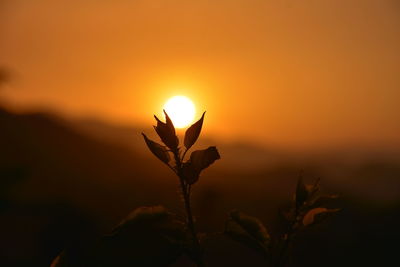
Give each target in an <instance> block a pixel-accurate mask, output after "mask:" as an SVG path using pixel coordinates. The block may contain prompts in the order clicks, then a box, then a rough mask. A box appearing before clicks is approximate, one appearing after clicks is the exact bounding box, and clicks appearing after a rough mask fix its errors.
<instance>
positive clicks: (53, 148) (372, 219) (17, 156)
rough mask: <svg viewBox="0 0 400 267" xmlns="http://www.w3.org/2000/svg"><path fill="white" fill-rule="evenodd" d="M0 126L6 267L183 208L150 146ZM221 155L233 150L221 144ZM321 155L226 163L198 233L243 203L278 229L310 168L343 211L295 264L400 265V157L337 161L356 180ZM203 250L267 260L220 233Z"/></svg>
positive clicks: (59, 125)
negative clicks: (247, 166) (259, 166)
mask: <svg viewBox="0 0 400 267" xmlns="http://www.w3.org/2000/svg"><path fill="white" fill-rule="evenodd" d="M0 125H1V131H0V137H1V138H0V145H1V146H0V147H1V150H2V153H0V154H1V155H0V159H1V160H0V166H1V172H0V174H1V190H0V201H1V206H0V207H1V210H0V219H1V220H0V224H1V226H2V227H1V230H0V231H1V236H2V238H1V240H0V243H1V249H0V265H1V266H49V265H50V263H51V261H52V260H53V259H54V258H55V257H56V256H57V255H58V254H59V253H60V252H61V251H63V249H64V248H68V249H70V251H72V253H74V254H75V255H76V257H77V258H79V257H81V255H82V251H85V248H86V247H90V246H88V245H90V244H92V243H93V242H95V241H96V240H98V239H99V238H100V237H101V236H103V235H105V234H110V232H111V231H110V229H113V227H114V226H115V225H116V224H118V222H120V221H121V220H122V219H123V218H125V217H126V214H129V213H130V211H131V210H132V209H134V208H136V207H139V206H143V205H146V206H152V205H157V204H159V203H163V204H164V206H165V207H168V209H169V210H170V211H171V212H172V213H173V214H180V213H181V212H182V209H181V202H180V200H179V199H178V198H177V197H176V196H175V195H176V192H177V189H178V188H177V186H176V180H175V178H174V176H173V175H172V174H168V172H167V170H168V169H167V168H164V169H163V168H160V165H159V163H158V162H157V161H156V160H152V159H151V158H149V157H147V156H146V155H148V154H146V153H147V152H145V150H144V148H145V146H144V145H143V146H142V148H141V150H140V149H134V148H133V147H140V146H139V145H138V146H136V145H135V144H132V146H129V145H121V144H120V143H118V142H111V141H110V142H105V140H104V139H101V140H100V139H99V138H97V137H96V138H94V137H93V136H92V135H90V136H89V135H86V134H83V133H82V132H79V131H77V130H76V128H74V125H71V123H69V122H66V121H62V120H60V119H58V118H56V117H52V116H48V115H43V114H30V115H29V114H28V115H16V114H12V113H9V112H7V111H4V110H2V111H0ZM110 129H111V127H110ZM132 130H133V129H132ZM110 132H111V131H110ZM135 133H136V134H137V135H138V134H139V131H136V132H133V133H132V132H130V134H131V135H135ZM133 141H134V140H133ZM139 141H140V142H141V140H139V139H138V142H139ZM226 150H228V149H226ZM221 152H222V154H223V155H225V154H227V153H224V148H223V147H221ZM227 156H228V155H227ZM310 162H313V161H312V160H310ZM314 162H317V163H315V164H311V163H310V164H308V165H306V166H305V165H302V166H299V165H298V164H294V163H293V162H286V163H285V162H282V163H281V164H278V165H275V166H272V167H268V168H266V169H264V170H257V171H254V172H249V171H246V173H240V172H238V171H236V170H235V171H230V170H229V169H228V168H226V166H224V165H223V161H221V164H219V165H221V167H218V166H215V168H214V167H213V168H214V169H213V170H212V171H211V170H210V171H209V172H206V173H205V174H204V177H203V179H202V183H201V184H199V185H198V187H197V189H196V190H195V191H194V192H193V197H194V200H193V203H195V205H194V207H193V209H194V213H195V214H196V215H197V216H198V218H199V219H198V220H197V225H198V230H199V231H200V232H203V231H204V232H210V231H213V230H214V229H221V230H222V229H224V222H225V220H226V217H227V213H226V211H229V210H232V209H234V208H237V209H240V210H244V211H246V212H247V213H248V214H251V215H254V216H257V217H259V218H260V219H261V220H262V221H263V222H265V223H266V224H267V225H268V226H269V228H270V229H269V230H270V231H271V232H273V233H275V232H276V233H279V232H280V231H282V229H279V228H280V225H281V222H280V219H279V217H278V216H277V214H278V210H277V207H282V208H285V207H286V205H287V204H288V203H289V202H290V200H291V199H292V193H293V192H294V191H295V185H296V180H297V176H298V172H299V169H300V168H304V169H305V174H306V176H310V177H318V176H322V177H323V180H322V182H323V187H324V188H325V189H326V191H328V192H338V193H340V198H339V199H337V200H336V203H335V206H337V207H340V208H342V210H341V211H340V215H339V216H334V217H333V218H331V219H330V220H329V221H328V222H326V223H325V224H322V225H320V226H317V227H315V228H314V229H312V230H310V231H308V232H307V233H304V234H301V235H300V236H298V237H297V238H296V246H295V248H296V249H295V250H294V251H293V259H294V260H293V262H292V266H338V265H343V266H383V265H386V266H388V265H396V264H397V263H398V259H397V256H396V253H397V244H398V241H399V240H400V239H399V238H400V231H399V230H398V225H399V222H400V215H399V214H400V213H399V211H400V205H399V203H400V202H399V197H398V196H396V195H395V194H394V193H391V196H392V197H391V198H390V199H387V197H385V194H384V193H385V192H388V193H389V192H393V191H396V190H395V189H396V188H399V180H398V177H399V174H400V167H399V164H398V162H396V161H388V160H380V159H373V160H371V161H367V162H364V163H363V164H360V165H358V166H356V167H354V168H348V169H345V168H343V167H340V166H339V167H338V169H339V168H341V169H339V171H341V174H343V173H345V174H347V176H346V178H347V177H349V178H347V179H346V180H345V181H343V180H342V181H339V182H338V181H337V180H335V179H333V178H334V174H330V173H328V174H327V173H324V172H323V171H321V170H322V167H321V165H318V164H319V163H320V162H321V160H320V159H315V161H314ZM329 163H332V162H331V161H328V163H327V164H329ZM350 178H351V179H350ZM349 188H350V189H349ZM397 191H398V190H397ZM370 192H372V193H371V194H370ZM386 196H387V194H386ZM181 219H182V218H181ZM144 246H145V245H144ZM204 254H205V261H206V262H207V263H210V264H208V266H224V265H227V266H265V265H264V264H265V261H264V259H263V258H262V257H261V256H259V255H258V254H257V253H255V252H253V251H252V250H250V249H247V248H245V247H243V246H241V245H240V244H238V243H235V242H232V241H230V240H229V239H227V238H226V237H225V236H222V235H221V236H216V237H215V238H214V239H213V242H209V241H206V244H205V253H204ZM176 265H177V266H190V261H189V260H188V259H187V258H185V257H183V258H179V259H178V262H177V263H176Z"/></svg>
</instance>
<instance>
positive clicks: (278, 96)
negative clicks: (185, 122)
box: [0, 0, 400, 148]
mask: <svg viewBox="0 0 400 267" xmlns="http://www.w3.org/2000/svg"><path fill="white" fill-rule="evenodd" d="M0 67H3V68H6V69H7V70H9V72H10V74H11V78H12V79H11V80H10V82H9V84H7V86H6V87H5V88H2V90H1V91H0V101H1V103H6V104H7V105H8V106H9V107H12V108H14V109H17V110H27V109H37V108H40V109H46V110H51V111H56V112H59V113H61V114H63V115H65V116H71V117H97V118H100V119H103V120H106V121H110V122H112V123H119V124H125V125H140V126H141V125H151V123H153V118H152V114H153V113H156V114H158V115H160V114H161V109H162V106H163V104H164V103H165V101H166V100H167V99H168V98H169V97H172V96H174V95H185V96H187V97H189V98H191V99H192V100H193V102H194V103H195V105H196V108H197V117H199V116H200V115H201V112H202V111H203V110H207V118H206V124H205V130H206V132H207V133H209V134H211V135H215V136H217V137H219V138H226V140H235V139H239V140H244V138H246V139H245V140H250V138H259V139H258V141H257V142H261V143H264V144H272V145H277V146H299V147H307V146H320V147H323V146H335V145H346V144H357V145H368V146H387V147H390V146H391V147H397V148H400V116H399V115H400V2H399V1H396V0H302V1H300V0H282V1H278V0H275V1H265V0H264V1H261V0H260V1H248V0H218V1H206V0H203V1H185V0H169V1H166V0H165V1H161V0H160V1H155V0H154V1H153V0H141V1H139V0H137V1H132V0H131V1H128V0H116V1H106V0H88V1H78V0H60V1H54V0H35V1H31V0H25V1H23V0H2V1H0Z"/></svg>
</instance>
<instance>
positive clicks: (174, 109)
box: [164, 96, 196, 128]
mask: <svg viewBox="0 0 400 267" xmlns="http://www.w3.org/2000/svg"><path fill="white" fill-rule="evenodd" d="M164 110H165V111H166V112H167V113H168V116H169V117H170V118H171V120H172V122H173V124H174V126H175V127H176V128H185V127H186V126H188V125H189V124H191V123H192V122H193V120H194V116H195V113H196V109H195V107H194V104H193V102H192V101H191V100H190V99H189V98H187V97H186V96H174V97H171V98H170V99H169V100H168V101H167V103H165V105H164Z"/></svg>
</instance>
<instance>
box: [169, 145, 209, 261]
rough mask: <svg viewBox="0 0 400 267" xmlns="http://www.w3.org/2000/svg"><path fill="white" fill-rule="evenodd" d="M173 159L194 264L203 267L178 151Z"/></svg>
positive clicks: (187, 187) (188, 193)
mask: <svg viewBox="0 0 400 267" xmlns="http://www.w3.org/2000/svg"><path fill="white" fill-rule="evenodd" d="M173 154H174V158H175V163H176V167H177V175H178V177H179V182H180V185H181V190H182V195H183V202H184V205H185V211H186V218H187V227H188V229H189V231H190V233H191V235H192V238H193V246H194V248H195V250H196V252H195V253H196V264H197V266H198V267H203V266H204V262H203V259H202V251H201V247H200V242H199V239H198V237H197V232H196V228H195V225H194V220H193V213H192V207H191V205H190V192H189V186H190V185H187V184H186V182H185V178H184V176H183V174H182V161H181V159H180V157H179V152H178V151H174V153H173Z"/></svg>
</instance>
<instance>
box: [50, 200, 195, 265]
mask: <svg viewBox="0 0 400 267" xmlns="http://www.w3.org/2000/svg"><path fill="white" fill-rule="evenodd" d="M184 226H185V224H184V223H183V222H181V221H179V220H177V219H176V218H175V216H174V215H173V214H172V213H170V212H168V211H166V210H165V209H164V208H163V207H161V206H154V207H140V208H138V209H136V210H134V211H133V212H132V213H131V214H130V215H129V216H128V217H127V218H126V219H125V220H123V221H122V222H121V223H120V224H119V225H118V226H117V227H116V228H115V229H114V230H113V232H112V233H111V234H110V235H108V236H105V237H103V238H102V239H101V240H99V242H97V243H96V244H95V245H94V246H93V247H92V248H90V249H89V250H88V252H87V253H86V255H85V256H84V257H83V258H82V259H81V262H80V263H81V264H79V265H78V266H110V267H111V266H148V267H150V266H169V265H170V264H171V263H173V262H174V261H176V259H177V258H178V257H180V256H181V255H182V254H183V253H185V251H186V250H187V247H188V244H191V240H190V238H189V235H188V233H187V232H186V231H185V227H184ZM68 260H69V259H68V253H62V254H60V256H58V257H57V258H56V259H55V260H54V263H53V264H55V265H54V267H64V266H70V265H69V264H67V263H68V262H69V261H68ZM74 266H76V265H74Z"/></svg>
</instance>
